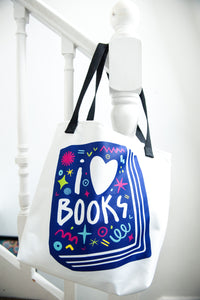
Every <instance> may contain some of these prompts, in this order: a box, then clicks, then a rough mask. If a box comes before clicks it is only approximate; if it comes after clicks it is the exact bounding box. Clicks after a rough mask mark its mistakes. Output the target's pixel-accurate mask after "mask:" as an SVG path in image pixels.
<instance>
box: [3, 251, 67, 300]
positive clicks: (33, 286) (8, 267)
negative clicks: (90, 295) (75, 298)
mask: <svg viewBox="0 0 200 300" xmlns="http://www.w3.org/2000/svg"><path fill="white" fill-rule="evenodd" d="M0 266H1V272H0V296H1V297H14V298H23V299H41V300H42V299H43V300H46V299H48V300H63V299H64V293H63V292H62V291H61V290H60V289H58V288H57V287H55V286H54V285H52V284H51V283H50V282H49V281H47V280H46V279H44V278H43V277H42V276H41V275H40V274H38V273H37V272H35V270H34V269H32V268H27V267H25V265H21V264H20V263H19V261H18V260H17V258H16V256H14V255H13V254H12V253H11V252H10V251H8V250H7V249H6V248H4V247H3V246H1V245H0Z"/></svg>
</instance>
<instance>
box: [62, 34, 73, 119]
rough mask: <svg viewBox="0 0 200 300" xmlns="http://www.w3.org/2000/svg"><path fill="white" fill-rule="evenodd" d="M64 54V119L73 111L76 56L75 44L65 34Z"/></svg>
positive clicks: (63, 41) (63, 37) (63, 39)
mask: <svg viewBox="0 0 200 300" xmlns="http://www.w3.org/2000/svg"><path fill="white" fill-rule="evenodd" d="M62 55H63V56H64V60H65V67H64V120H70V119H71V116H72V112H73V106H74V105H73V100H74V65H73V62H74V57H75V46H74V44H73V43H72V42H71V41H70V40H69V39H68V38H66V37H65V36H62Z"/></svg>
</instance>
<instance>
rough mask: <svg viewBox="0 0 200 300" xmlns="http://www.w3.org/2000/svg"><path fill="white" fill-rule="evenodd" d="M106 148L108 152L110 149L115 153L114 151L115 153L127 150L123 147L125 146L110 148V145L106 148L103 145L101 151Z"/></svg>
mask: <svg viewBox="0 0 200 300" xmlns="http://www.w3.org/2000/svg"><path fill="white" fill-rule="evenodd" d="M103 149H104V150H105V151H106V152H108V151H110V152H111V153H113V151H114V152H115V153H118V152H120V153H121V152H125V150H124V149H123V148H121V149H119V148H114V147H112V149H110V147H108V148H106V147H105V146H103V147H102V148H101V149H100V151H102V150H103Z"/></svg>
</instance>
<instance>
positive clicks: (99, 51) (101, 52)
mask: <svg viewBox="0 0 200 300" xmlns="http://www.w3.org/2000/svg"><path fill="white" fill-rule="evenodd" d="M107 53H108V44H101V43H100V44H98V45H97V48H96V50H95V52H94V55H93V57H92V61H91V63H90V66H89V70H88V72H87V75H86V78H85V81H84V84H83V87H82V89H81V92H80V95H79V98H78V101H77V104H76V107H75V110H74V113H73V115H72V118H71V120H70V122H69V124H68V126H67V128H66V130H65V133H74V132H75V130H76V127H77V124H78V116H79V110H80V107H81V104H82V101H83V97H84V95H85V93H86V91H87V88H88V86H89V84H90V82H91V80H92V78H93V76H94V74H95V72H96V71H97V70H98V72H97V79H96V88H95V96H94V99H93V102H92V106H93V108H94V107H95V98H96V93H97V89H98V86H99V83H100V80H101V76H102V72H103V68H104V65H105V60H106V56H107ZM92 117H93V116H92V115H91V113H90V112H89V114H88V118H87V120H93V118H92Z"/></svg>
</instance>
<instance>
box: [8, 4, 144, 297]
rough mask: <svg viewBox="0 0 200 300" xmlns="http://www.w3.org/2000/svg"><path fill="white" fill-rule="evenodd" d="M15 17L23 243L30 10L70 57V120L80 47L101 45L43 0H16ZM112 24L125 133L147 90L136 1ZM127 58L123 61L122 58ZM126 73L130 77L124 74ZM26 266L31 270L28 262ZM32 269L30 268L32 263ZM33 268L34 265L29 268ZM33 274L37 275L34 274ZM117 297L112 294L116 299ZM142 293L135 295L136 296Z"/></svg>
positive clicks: (113, 75)
mask: <svg viewBox="0 0 200 300" xmlns="http://www.w3.org/2000/svg"><path fill="white" fill-rule="evenodd" d="M13 2H14V17H15V20H16V24H17V31H16V50H17V56H16V57H17V107H18V114H17V115H18V119H17V123H18V125H17V131H18V154H17V157H16V163H17V164H18V166H19V204H20V211H19V214H18V234H19V241H20V239H21V235H22V232H23V228H24V224H25V222H26V218H27V215H28V211H29V206H30V195H29V188H28V177H29V171H28V163H29V162H28V131H27V128H28V126H27V125H28V124H27V120H28V113H27V106H28V100H27V96H26V86H27V83H26V80H27V76H26V37H27V34H26V25H27V24H28V19H29V14H31V15H33V16H34V17H36V18H37V19H38V20H39V21H40V22H42V23H43V24H45V25H47V26H48V27H49V28H50V29H52V30H54V31H55V32H56V33H57V34H59V35H60V36H61V41H62V51H61V52H62V55H63V57H64V61H65V64H64V118H65V120H67V119H70V117H71V114H72V111H73V106H74V105H73V81H74V79H73V73H74V67H73V61H74V57H75V50H76V48H78V49H79V50H80V51H81V52H83V53H84V54H85V55H87V56H89V57H91V56H92V54H93V52H94V49H95V47H96V45H95V43H93V42H92V41H90V40H89V39H87V38H86V37H85V36H83V35H82V34H81V33H80V32H78V30H76V29H75V28H73V27H72V26H70V25H69V24H68V23H67V22H66V20H63V18H62V17H61V16H58V15H57V13H55V12H54V11H53V10H52V9H50V8H49V7H47V5H46V4H44V3H42V2H41V1H40V0H34V1H32V0H13ZM111 23H112V26H113V28H114V30H115V33H114V35H113V36H112V37H111V40H110V43H109V59H108V61H109V63H108V62H107V71H108V70H109V85H110V94H111V97H112V104H113V108H112V113H111V118H112V124H113V128H114V129H115V130H116V131H118V132H120V133H123V134H125V135H131V134H133V133H134V132H135V131H136V125H137V121H138V115H139V96H138V94H139V92H140V91H141V85H142V84H141V42H140V40H139V39H137V38H136V37H135V32H136V28H137V26H138V23H139V10H138V8H137V6H136V5H134V4H133V2H132V1H131V0H120V1H119V2H118V3H117V4H116V5H115V6H114V7H113V10H112V12H111ZM122 58H123V59H122ZM124 75H125V76H124ZM22 267H23V268H26V267H25V266H24V265H23V264H22ZM27 268H28V267H27ZM29 269H30V268H29ZM31 276H32V275H31ZM114 298H115V296H111V295H110V296H109V300H111V299H112V300H114ZM136 298H137V296H135V298H133V299H136ZM64 299H66V300H74V299H75V284H74V283H72V282H69V281H65V285H64Z"/></svg>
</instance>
